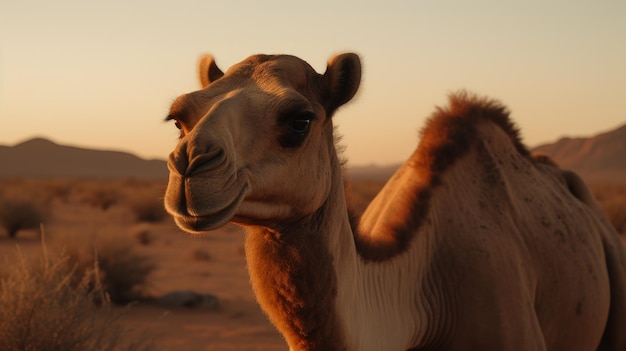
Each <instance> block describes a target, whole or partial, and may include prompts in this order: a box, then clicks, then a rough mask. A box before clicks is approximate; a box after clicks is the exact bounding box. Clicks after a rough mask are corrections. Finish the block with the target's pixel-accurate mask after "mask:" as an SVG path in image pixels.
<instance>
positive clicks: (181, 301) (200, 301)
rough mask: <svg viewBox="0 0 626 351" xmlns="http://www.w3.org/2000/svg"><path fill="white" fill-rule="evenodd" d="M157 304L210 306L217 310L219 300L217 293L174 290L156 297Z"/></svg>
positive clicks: (168, 305)
mask: <svg viewBox="0 0 626 351" xmlns="http://www.w3.org/2000/svg"><path fill="white" fill-rule="evenodd" d="M156 302H157V304H159V305H161V306H166V307H187V308H208V309H211V310H215V309H217V308H218V307H219V300H218V299H217V297H216V296H215V295H211V294H199V293H197V292H194V291H190V290H183V291H172V292H170V293H167V294H165V295H163V296H161V297H159V298H157V299H156Z"/></svg>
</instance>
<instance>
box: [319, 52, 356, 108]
mask: <svg viewBox="0 0 626 351" xmlns="http://www.w3.org/2000/svg"><path fill="white" fill-rule="evenodd" d="M324 80H325V81H326V87H327V89H328V90H329V91H328V94H327V96H328V101H327V103H326V109H327V113H328V114H329V115H332V113H333V112H334V111H335V110H336V109H337V108H338V107H339V106H341V105H343V104H345V103H346V102H348V101H350V99H352V98H353V97H354V95H355V94H356V91H357V90H358V89H359V84H361V60H360V59H359V56H358V55H356V54H352V53H348V54H341V55H336V56H333V57H331V59H330V60H328V67H327V68H326V73H324Z"/></svg>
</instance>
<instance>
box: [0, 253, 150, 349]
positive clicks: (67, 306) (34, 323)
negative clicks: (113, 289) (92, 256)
mask: <svg viewBox="0 0 626 351" xmlns="http://www.w3.org/2000/svg"><path fill="white" fill-rule="evenodd" d="M44 250H45V247H44ZM31 261H32V262H29V261H27V259H26V258H25V257H24V256H23V255H22V254H21V253H18V254H17V255H16V262H13V265H12V266H11V267H6V266H5V267H3V268H4V274H3V275H2V277H1V278H0V316H2V317H1V318H0V345H2V350H6V351H82V350H94V351H114V350H115V351H133V350H134V351H140V350H141V351H142V350H151V349H152V348H151V346H150V344H149V343H148V342H147V339H144V338H136V337H133V338H130V334H129V333H128V331H127V328H126V327H125V325H124V324H123V323H122V322H121V319H120V318H121V314H120V311H113V310H111V309H110V306H109V305H108V300H107V299H106V296H105V295H104V292H103V291H102V290H101V289H100V286H99V285H93V284H90V283H89V282H90V281H92V280H93V279H92V276H94V275H97V271H96V270H86V271H85V272H84V275H82V276H80V277H78V279H77V280H76V279H74V278H76V277H75V276H76V270H75V269H74V268H73V266H72V264H71V263H70V261H69V260H68V259H67V257H65V256H63V255H49V254H48V253H47V252H45V251H44V254H43V255H42V256H41V257H39V259H33V260H31ZM95 300H98V301H100V304H99V305H98V306H97V305H96V304H95V303H94V301H95Z"/></svg>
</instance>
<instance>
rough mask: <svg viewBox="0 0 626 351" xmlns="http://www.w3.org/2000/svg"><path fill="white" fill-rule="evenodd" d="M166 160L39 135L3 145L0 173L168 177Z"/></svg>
mask: <svg viewBox="0 0 626 351" xmlns="http://www.w3.org/2000/svg"><path fill="white" fill-rule="evenodd" d="M167 174H168V170H167V165H166V162H165V161H163V160H144V159H142V158H139V157H137V156H135V155H132V154H130V153H126V152H119V151H105V150H91V149H84V148H79V147H73V146H65V145H59V144H56V143H54V142H52V141H50V140H47V139H42V138H35V139H31V140H28V141H25V142H23V143H19V144H17V145H14V146H0V177H4V178H7V177H27V178H44V177H50V178H62V177H80V178H151V179H156V178H164V179H165V178H167Z"/></svg>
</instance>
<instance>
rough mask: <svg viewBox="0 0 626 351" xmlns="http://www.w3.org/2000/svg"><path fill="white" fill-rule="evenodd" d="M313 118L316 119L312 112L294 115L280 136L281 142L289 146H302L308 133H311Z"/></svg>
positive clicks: (284, 145)
mask: <svg viewBox="0 0 626 351" xmlns="http://www.w3.org/2000/svg"><path fill="white" fill-rule="evenodd" d="M313 119H315V115H314V114H312V113H304V114H301V115H298V116H295V117H293V118H292V119H291V120H290V121H289V122H287V125H286V128H285V130H284V131H283V134H282V135H281V138H280V144H281V145H282V146H283V147H288V148H295V147H298V146H300V145H301V144H302V143H303V142H304V140H305V139H306V137H307V135H309V131H310V130H311V122H312V121H313Z"/></svg>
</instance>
